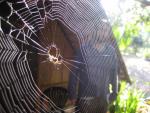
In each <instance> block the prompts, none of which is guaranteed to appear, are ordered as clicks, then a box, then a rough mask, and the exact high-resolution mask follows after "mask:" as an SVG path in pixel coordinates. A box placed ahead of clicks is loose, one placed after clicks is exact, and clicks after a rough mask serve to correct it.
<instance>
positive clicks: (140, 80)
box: [124, 55, 150, 97]
mask: <svg viewBox="0 0 150 113" xmlns="http://www.w3.org/2000/svg"><path fill="white" fill-rule="evenodd" d="M124 61H125V64H126V66H127V69H128V73H129V75H130V78H131V79H132V80H134V81H136V82H137V87H138V88H140V89H142V90H143V91H144V92H145V93H146V97H149V96H150V61H146V60H145V59H143V58H139V57H136V56H131V55H130V56H124Z"/></svg>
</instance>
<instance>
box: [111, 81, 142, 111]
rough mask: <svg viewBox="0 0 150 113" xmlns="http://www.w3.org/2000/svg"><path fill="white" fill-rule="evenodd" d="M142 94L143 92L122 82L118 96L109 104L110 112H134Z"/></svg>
mask: <svg viewBox="0 0 150 113" xmlns="http://www.w3.org/2000/svg"><path fill="white" fill-rule="evenodd" d="M143 96H144V94H143V92H141V91H140V90H138V89H136V88H135V87H131V86H129V85H128V84H126V83H125V82H122V83H121V88H120V92H119V94H118V97H117V99H116V101H115V102H114V103H113V104H112V105H111V106H110V113H136V111H137V108H138V105H139V102H140V99H141V98H142V97H143Z"/></svg>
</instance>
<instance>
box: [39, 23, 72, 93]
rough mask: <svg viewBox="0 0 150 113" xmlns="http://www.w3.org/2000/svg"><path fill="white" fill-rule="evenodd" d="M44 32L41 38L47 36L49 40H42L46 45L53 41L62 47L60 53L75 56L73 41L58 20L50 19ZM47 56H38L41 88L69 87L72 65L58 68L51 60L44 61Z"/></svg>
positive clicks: (69, 57)
mask: <svg viewBox="0 0 150 113" xmlns="http://www.w3.org/2000/svg"><path fill="white" fill-rule="evenodd" d="M42 32H43V35H44V36H42V35H41V36H40V38H41V37H42V38H44V37H45V38H47V39H48V40H47V41H46V42H45V41H44V40H41V42H45V45H46V44H49V45H50V44H51V43H52V42H54V43H55V44H56V45H57V47H58V48H59V49H60V53H61V55H62V56H63V57H64V58H68V59H72V58H73V48H71V46H70V44H71V43H70V42H69V41H68V40H67V37H66V36H65V35H66V34H65V33H64V31H63V30H62V28H61V27H60V26H59V24H58V22H56V21H53V22H52V21H50V22H49V23H48V24H46V26H45V28H44V29H43V30H42ZM47 42H48V43H47ZM41 44H42V43H41ZM47 46H48V45H47ZM46 58H47V56H46V57H45V56H42V55H39V56H38V77H37V84H38V86H39V88H40V89H41V90H42V91H44V90H45V89H46V88H48V87H51V86H62V87H67V83H68V77H69V73H70V71H69V69H71V66H70V65H68V64H66V65H67V67H68V68H69V69H68V68H67V67H66V66H65V65H63V64H61V65H60V67H59V69H57V68H56V66H55V65H53V64H52V63H51V62H49V61H48V62H43V61H45V60H46Z"/></svg>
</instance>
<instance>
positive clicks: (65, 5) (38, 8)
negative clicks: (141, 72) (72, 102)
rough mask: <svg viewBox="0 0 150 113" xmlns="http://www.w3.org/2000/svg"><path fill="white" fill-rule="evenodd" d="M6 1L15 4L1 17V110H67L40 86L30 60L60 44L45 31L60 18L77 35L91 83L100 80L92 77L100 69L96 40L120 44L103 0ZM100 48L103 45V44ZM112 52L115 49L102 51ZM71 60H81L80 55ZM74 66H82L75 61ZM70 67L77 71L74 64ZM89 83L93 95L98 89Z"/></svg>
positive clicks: (114, 44) (65, 63)
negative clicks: (52, 22)
mask: <svg viewBox="0 0 150 113" xmlns="http://www.w3.org/2000/svg"><path fill="white" fill-rule="evenodd" d="M2 3H3V2H2ZM4 3H5V5H6V6H7V7H8V8H9V9H10V13H9V14H8V15H2V16H1V17H0V23H1V24H0V25H1V27H0V65H1V68H0V77H1V78H0V84H1V85H0V93H1V94H0V95H1V100H2V101H1V102H0V103H1V104H0V105H1V106H0V107H1V109H0V110H1V112H2V113H6V112H7V113H11V112H14V113H17V112H19V113H27V112H28V113H30V112H38V113H40V112H42V113H47V112H50V113H51V112H52V113H54V111H53V110H56V111H57V110H62V109H60V108H58V107H57V106H56V105H54V103H53V102H52V101H51V100H50V99H49V98H47V97H46V96H45V95H44V94H43V93H42V92H41V91H40V89H39V88H38V87H37V85H36V84H35V82H34V80H33V77H32V72H31V70H30V65H29V60H28V57H29V55H30V54H37V55H46V56H48V51H49V47H51V46H52V45H53V44H52V43H55V42H51V41H50V40H49V39H48V38H47V37H45V36H44V33H43V31H42V30H43V29H44V27H45V25H46V24H47V23H48V20H58V21H60V22H61V23H63V24H64V25H65V26H66V27H67V28H68V29H69V30H70V31H72V32H74V33H75V34H76V35H77V38H78V40H79V42H80V49H81V51H82V55H83V56H84V61H85V64H86V67H87V74H88V77H89V78H90V80H91V81H90V82H92V83H94V84H96V83H97V82H99V79H98V78H95V77H93V76H94V74H95V73H98V71H99V68H98V67H97V66H99V65H98V63H97V62H98V61H99V58H98V57H97V56H100V55H98V54H97V53H96V52H95V51H94V50H93V48H92V47H91V45H97V44H99V42H106V41H108V42H109V43H110V44H112V45H113V47H116V42H115V40H113V39H112V40H111V38H112V37H113V34H112V30H111V26H110V25H109V22H108V19H107V16H106V15H105V12H104V10H103V8H102V6H101V4H100V3H99V1H97V0H92V1H91V0H12V1H10V0H8V1H5V0H4ZM39 35H40V36H41V37H39ZM39 42H41V43H39ZM97 48H98V49H100V47H99V46H97ZM60 49H61V48H60ZM113 49H114V48H113ZM109 55H111V51H108V54H105V55H102V56H104V57H107V56H109ZM85 56H86V57H85ZM96 58H97V59H96ZM70 61H72V62H76V63H81V62H79V61H77V59H76V60H74V59H72V60H70ZM104 62H105V61H103V62H101V63H102V64H103V63H104ZM67 63H69V62H65V60H64V62H63V64H64V65H65V66H66V68H68V66H67ZM108 64H109V63H108ZM69 65H72V66H74V67H76V68H78V67H77V66H76V65H74V64H72V63H69ZM93 67H95V69H96V71H95V70H94V69H93ZM68 69H69V68H68ZM69 70H70V71H71V73H73V75H74V76H76V74H75V73H74V72H73V71H72V70H71V69H69ZM92 75H93V76H92ZM103 78H105V77H104V76H102V77H101V78H100V79H103ZM81 82H82V81H81ZM105 82H107V80H106V81H105ZM83 84H86V83H83ZM87 86H88V85H87ZM88 88H89V89H90V93H91V94H93V93H94V91H93V89H92V88H91V87H89V86H88ZM84 93H85V92H84ZM37 100H38V101H37ZM93 104H94V103H93ZM35 108H36V109H35ZM84 109H86V107H85V108H84Z"/></svg>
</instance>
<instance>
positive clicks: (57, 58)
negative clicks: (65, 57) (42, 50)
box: [47, 44, 63, 66]
mask: <svg viewBox="0 0 150 113" xmlns="http://www.w3.org/2000/svg"><path fill="white" fill-rule="evenodd" d="M47 54H48V61H49V62H51V63H53V64H54V65H56V66H58V65H61V64H62V62H63V61H62V56H61V55H60V50H59V49H58V48H57V46H56V45H55V44H52V45H51V46H50V47H49V48H48V52H47Z"/></svg>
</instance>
